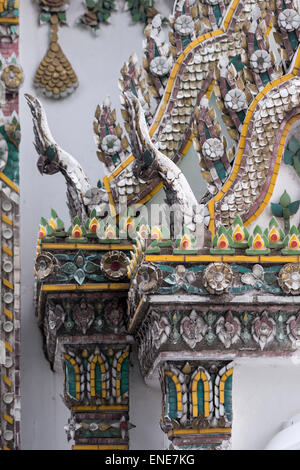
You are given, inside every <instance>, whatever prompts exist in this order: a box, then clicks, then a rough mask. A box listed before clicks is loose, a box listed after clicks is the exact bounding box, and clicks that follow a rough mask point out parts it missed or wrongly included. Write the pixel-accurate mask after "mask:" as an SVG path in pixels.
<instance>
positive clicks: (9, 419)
mask: <svg viewBox="0 0 300 470" xmlns="http://www.w3.org/2000/svg"><path fill="white" fill-rule="evenodd" d="M3 419H5V421H6V422H7V423H9V424H13V422H14V418H13V417H12V416H9V415H7V414H6V413H3Z"/></svg>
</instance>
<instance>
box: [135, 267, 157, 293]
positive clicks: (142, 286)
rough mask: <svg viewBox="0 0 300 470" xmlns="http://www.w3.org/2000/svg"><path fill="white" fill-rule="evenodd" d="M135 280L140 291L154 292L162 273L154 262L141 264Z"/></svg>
mask: <svg viewBox="0 0 300 470" xmlns="http://www.w3.org/2000/svg"><path fill="white" fill-rule="evenodd" d="M136 281H137V286H138V289H139V291H140V292H141V293H143V294H148V293H150V292H155V291H156V290H157V289H158V288H159V286H160V284H161V281H162V273H161V271H160V269H159V268H158V267H157V266H155V265H154V264H142V265H141V267H140V268H139V270H138V272H137V275H136Z"/></svg>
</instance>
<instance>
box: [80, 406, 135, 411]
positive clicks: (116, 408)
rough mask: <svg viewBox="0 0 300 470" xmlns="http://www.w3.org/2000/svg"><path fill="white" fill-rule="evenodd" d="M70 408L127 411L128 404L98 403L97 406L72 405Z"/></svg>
mask: <svg viewBox="0 0 300 470" xmlns="http://www.w3.org/2000/svg"><path fill="white" fill-rule="evenodd" d="M72 410H74V411H108V410H111V411H113V410H116V411H128V406H126V405H99V406H88V405H86V406H73V407H72Z"/></svg>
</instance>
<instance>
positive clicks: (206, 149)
mask: <svg viewBox="0 0 300 470" xmlns="http://www.w3.org/2000/svg"><path fill="white" fill-rule="evenodd" d="M202 153H203V155H204V156H205V157H207V158H208V159H209V160H218V159H219V158H221V157H222V155H223V154H224V146H223V143H222V142H221V140H220V139H217V138H212V139H207V140H206V141H205V142H204V144H203V146H202Z"/></svg>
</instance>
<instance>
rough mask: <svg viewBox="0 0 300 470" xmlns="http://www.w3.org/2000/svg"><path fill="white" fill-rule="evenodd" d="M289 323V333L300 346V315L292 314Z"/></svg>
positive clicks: (290, 337)
mask: <svg viewBox="0 0 300 470" xmlns="http://www.w3.org/2000/svg"><path fill="white" fill-rule="evenodd" d="M286 323H287V334H288V337H289V339H290V340H291V342H292V343H294V344H296V345H297V346H298V347H299V346H300V315H297V317H296V316H295V315H292V316H291V317H290V318H289V319H288V321H287V322H286Z"/></svg>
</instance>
